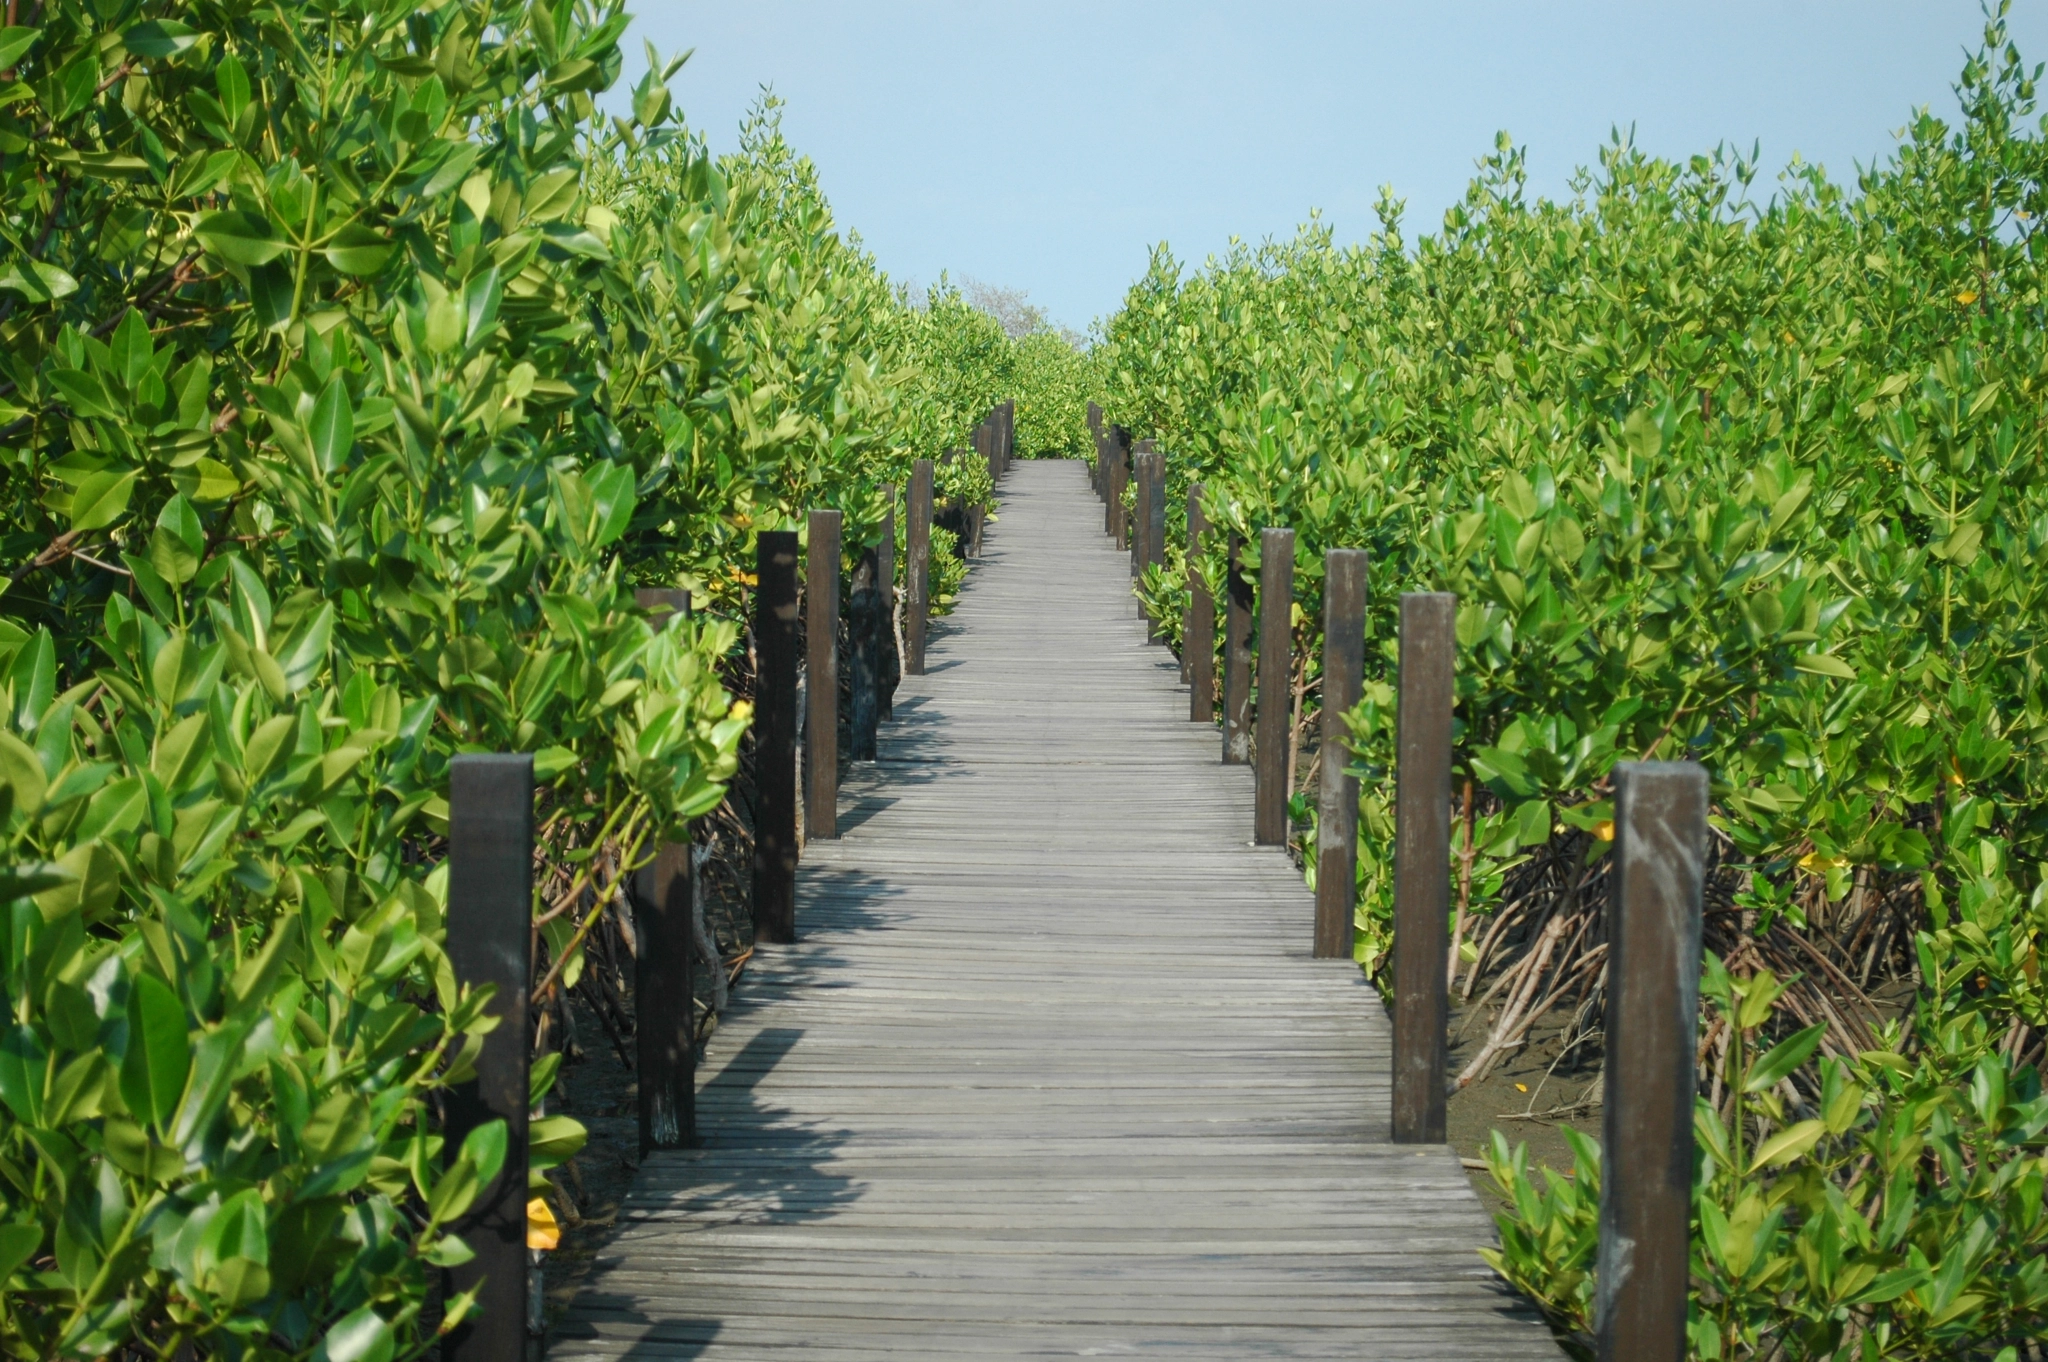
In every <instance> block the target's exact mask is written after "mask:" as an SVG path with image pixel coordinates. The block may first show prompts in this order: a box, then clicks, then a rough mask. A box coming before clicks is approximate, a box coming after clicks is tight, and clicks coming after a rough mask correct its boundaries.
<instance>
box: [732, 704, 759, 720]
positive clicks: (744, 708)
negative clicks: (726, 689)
mask: <svg viewBox="0 0 2048 1362" xmlns="http://www.w3.org/2000/svg"><path fill="white" fill-rule="evenodd" d="M725 717H726V718H728V719H751V718H753V717H754V702H753V701H752V700H735V701H733V702H732V709H731V710H729V711H728V712H727V713H726V716H725Z"/></svg>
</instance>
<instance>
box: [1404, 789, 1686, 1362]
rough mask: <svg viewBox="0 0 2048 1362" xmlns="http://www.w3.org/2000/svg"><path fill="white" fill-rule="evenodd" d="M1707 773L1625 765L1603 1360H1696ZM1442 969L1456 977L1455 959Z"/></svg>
mask: <svg viewBox="0 0 2048 1362" xmlns="http://www.w3.org/2000/svg"><path fill="white" fill-rule="evenodd" d="M1706 854H1707V773H1706V769H1705V768H1704V767H1702V766H1700V765H1699V764H1698V763H1696V762H1690V761H1644V762H1623V763H1621V764H1620V765H1617V766H1616V767H1615V768H1614V869H1613V870H1612V871H1611V872H1610V873H1611V874H1612V875H1613V879H1612V880H1611V881H1610V883H1611V884H1612V886H1613V888H1612V891H1611V898H1610V899H1609V904H1610V907H1609V909H1608V918H1607V942H1608V946H1607V949H1608V951H1609V952H1610V954H1609V955H1608V957H1607V1046H1606V1049H1607V1094H1606V1106H1607V1110H1606V1115H1605V1131H1604V1139H1605V1148H1606V1160H1607V1166H1606V1171H1605V1172H1604V1173H1603V1174H1602V1175H1601V1178H1600V1253H1599V1259H1598V1268H1597V1276H1596V1278H1595V1288H1594V1290H1595V1298H1594V1332H1595V1334H1596V1336H1597V1338H1598V1342H1599V1357H1600V1362H1682V1359H1683V1358H1684V1357H1685V1356H1686V1346H1685V1345H1686V1340H1685V1315H1686V1286H1687V1274H1688V1271H1689V1262H1688V1259H1689V1256H1690V1244H1689V1242H1688V1238H1687V1228H1686V1227H1687V1218H1688V1216H1689V1214H1690V1212H1691V1209H1692V1165H1693V1141H1692V1108H1693V1085H1694V1064H1695V1062H1696V1058H1697V1056H1696V1052H1695V1048H1694V1047H1695V1042H1696V1036H1695V1031H1696V1029H1697V1027H1698V1024H1699V990H1700V900H1701V894H1702V891H1703V889H1704V887H1705V880H1706ZM1437 977H1438V978H1442V977H1443V966H1442V964H1441V961H1439V964H1438V966H1437Z"/></svg>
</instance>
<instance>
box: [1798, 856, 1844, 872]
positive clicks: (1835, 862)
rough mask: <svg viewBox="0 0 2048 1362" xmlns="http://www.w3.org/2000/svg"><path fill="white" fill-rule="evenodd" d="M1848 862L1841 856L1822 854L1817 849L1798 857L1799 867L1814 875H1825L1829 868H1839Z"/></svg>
mask: <svg viewBox="0 0 2048 1362" xmlns="http://www.w3.org/2000/svg"><path fill="white" fill-rule="evenodd" d="M1848 864H1849V862H1848V861H1847V860H1846V859H1845V858H1843V857H1841V856H1823V855H1822V854H1821V853H1820V852H1818V851H1809V852H1807V853H1806V854H1805V855H1804V856H1801V857H1800V858H1799V868H1800V869H1801V870H1804V871H1807V872H1809V873H1810V874H1814V875H1825V874H1827V873H1828V872H1829V871H1830V870H1840V869H1842V868H1843V867H1844V866H1846V865H1848Z"/></svg>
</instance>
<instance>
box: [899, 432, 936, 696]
mask: <svg viewBox="0 0 2048 1362" xmlns="http://www.w3.org/2000/svg"><path fill="white" fill-rule="evenodd" d="M903 538H904V544H903V552H904V556H905V562H904V564H903V595H904V602H903V651H904V657H903V671H904V673H905V674H906V675H909V676H923V675H924V638H925V621H926V620H927V619H929V618H930V616H931V607H932V603H931V582H932V575H931V574H932V461H931V460H930V459H919V460H917V461H916V462H915V463H913V464H911V465H910V523H909V524H908V525H905V526H904V527H903Z"/></svg>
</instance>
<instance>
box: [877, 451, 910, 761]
mask: <svg viewBox="0 0 2048 1362" xmlns="http://www.w3.org/2000/svg"><path fill="white" fill-rule="evenodd" d="M882 497H883V502H884V504H883V508H882V543H881V545H880V547H879V548H877V549H876V550H875V554H876V564H875V580H876V582H877V583H878V584H879V585H880V586H881V589H882V602H881V605H882V608H881V610H880V611H879V612H878V613H877V614H876V616H875V628H876V630H877V631H878V634H879V636H878V637H877V638H876V640H875V646H876V647H877V648H880V649H881V650H882V661H881V678H882V697H881V716H882V722H884V723H887V722H889V721H890V720H892V719H894V718H895V717H896V685H897V683H898V682H899V681H901V680H902V679H903V659H902V657H900V656H899V655H898V654H897V652H896V484H895V483H893V482H891V483H885V484H883V487H882Z"/></svg>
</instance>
